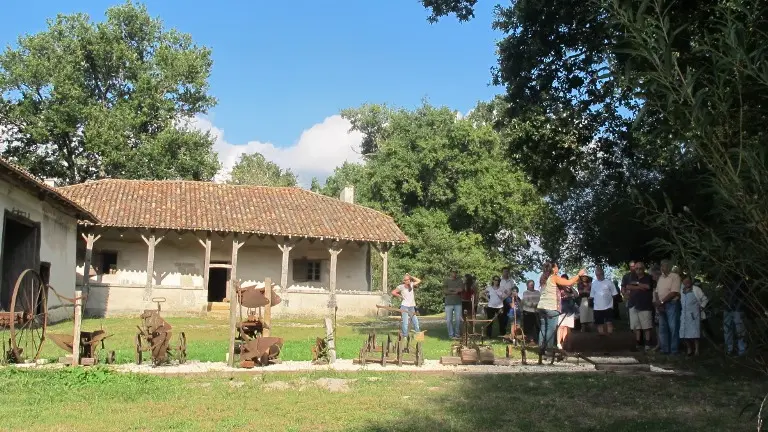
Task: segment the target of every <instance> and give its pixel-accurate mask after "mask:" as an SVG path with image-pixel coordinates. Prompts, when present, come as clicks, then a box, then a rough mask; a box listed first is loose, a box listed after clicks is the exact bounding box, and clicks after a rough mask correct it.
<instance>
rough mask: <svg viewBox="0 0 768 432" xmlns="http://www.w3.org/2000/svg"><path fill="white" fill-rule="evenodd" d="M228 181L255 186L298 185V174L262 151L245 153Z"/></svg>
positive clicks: (234, 167)
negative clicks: (282, 166)
mask: <svg viewBox="0 0 768 432" xmlns="http://www.w3.org/2000/svg"><path fill="white" fill-rule="evenodd" d="M227 183H231V184H239V185H254V186H296V184H297V182H296V174H294V173H293V172H292V171H291V170H290V169H282V168H280V166H279V165H277V164H276V163H274V162H272V161H268V160H267V159H266V158H265V157H264V156H263V155H262V154H261V153H243V154H242V155H240V159H238V161H237V162H236V163H235V165H234V166H233V167H232V171H230V173H229V180H227Z"/></svg>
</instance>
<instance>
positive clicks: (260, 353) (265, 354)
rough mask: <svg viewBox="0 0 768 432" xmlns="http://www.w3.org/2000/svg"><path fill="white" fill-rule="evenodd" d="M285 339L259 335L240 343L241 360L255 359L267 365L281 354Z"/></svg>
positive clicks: (258, 362) (260, 364)
mask: <svg viewBox="0 0 768 432" xmlns="http://www.w3.org/2000/svg"><path fill="white" fill-rule="evenodd" d="M282 347H283V339H282V338H278V337H271V336H270V337H263V336H262V337H257V338H255V339H251V340H248V341H245V342H242V343H241V344H240V345H239V354H240V361H241V362H243V361H253V362H255V363H256V364H257V365H259V366H266V365H268V364H269V363H270V361H273V360H275V359H277V357H278V356H280V351H281V349H282Z"/></svg>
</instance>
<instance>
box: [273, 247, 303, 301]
mask: <svg viewBox="0 0 768 432" xmlns="http://www.w3.org/2000/svg"><path fill="white" fill-rule="evenodd" d="M295 246H296V242H295V241H285V242H283V243H278V244H277V247H278V248H279V249H280V252H282V253H283V262H282V265H281V266H280V288H282V289H283V290H286V289H288V261H289V258H290V255H291V250H292V249H293V248H294V247H295ZM267 298H269V297H267Z"/></svg>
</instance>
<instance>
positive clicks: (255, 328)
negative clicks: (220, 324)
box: [235, 286, 283, 368]
mask: <svg viewBox="0 0 768 432" xmlns="http://www.w3.org/2000/svg"><path fill="white" fill-rule="evenodd" d="M265 291H266V290H265V288H257V287H256V286H247V287H239V288H237V295H238V300H239V301H240V305H241V306H243V307H244V308H245V309H246V310H247V315H246V316H245V317H243V308H242V307H241V308H238V309H239V316H240V318H239V320H238V322H237V323H236V324H235V327H236V329H237V334H236V336H235V355H238V356H239V360H240V366H241V367H247V368H250V367H254V366H266V365H268V364H269V363H276V362H279V361H280V360H279V358H278V357H279V356H280V352H281V350H282V346H283V339H282V338H278V337H271V336H269V337H265V336H263V333H264V329H269V328H270V327H269V324H267V323H266V322H265V321H264V320H263V319H262V318H261V308H262V307H271V306H276V305H278V304H280V302H281V301H282V300H281V299H280V296H278V295H277V294H276V293H275V292H274V291H272V295H271V298H270V299H267V297H266V295H265ZM257 313H258V314H257Z"/></svg>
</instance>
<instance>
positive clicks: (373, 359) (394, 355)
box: [354, 333, 424, 366]
mask: <svg viewBox="0 0 768 432" xmlns="http://www.w3.org/2000/svg"><path fill="white" fill-rule="evenodd" d="M418 335H419V334H418V333H417V334H416V335H415V336H408V337H405V336H403V335H401V334H398V335H397V336H392V335H387V341H386V342H382V343H381V344H380V345H379V344H377V341H376V333H370V334H369V335H368V338H367V339H366V341H365V342H363V346H362V347H361V348H360V352H359V354H358V358H357V359H355V360H354V362H355V363H357V364H360V365H365V364H367V363H379V364H381V365H382V366H386V365H388V364H396V365H398V366H402V365H404V364H407V365H415V366H421V365H423V364H424V350H423V346H422V342H421V341H420V340H419V337H418ZM422 336H423V334H422ZM412 341H414V342H415V345H414V346H412V345H411V342H412Z"/></svg>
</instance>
